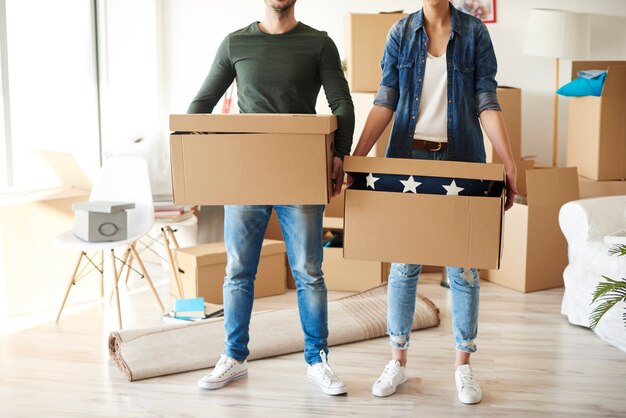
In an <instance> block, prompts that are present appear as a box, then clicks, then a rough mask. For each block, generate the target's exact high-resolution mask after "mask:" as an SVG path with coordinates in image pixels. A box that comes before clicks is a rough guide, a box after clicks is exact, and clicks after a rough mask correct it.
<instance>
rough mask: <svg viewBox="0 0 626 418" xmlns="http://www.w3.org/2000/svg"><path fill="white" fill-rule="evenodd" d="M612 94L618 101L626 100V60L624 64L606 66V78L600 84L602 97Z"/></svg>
mask: <svg viewBox="0 0 626 418" xmlns="http://www.w3.org/2000/svg"><path fill="white" fill-rule="evenodd" d="M607 96H614V97H617V98H618V99H619V100H620V101H626V61H625V62H624V65H614V66H610V67H608V68H607V73H606V79H605V80H604V86H602V97H607Z"/></svg>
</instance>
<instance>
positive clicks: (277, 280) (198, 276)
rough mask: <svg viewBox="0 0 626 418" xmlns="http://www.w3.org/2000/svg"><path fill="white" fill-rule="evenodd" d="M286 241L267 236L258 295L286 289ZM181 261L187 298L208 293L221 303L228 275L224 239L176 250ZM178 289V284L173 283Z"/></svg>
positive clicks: (256, 288) (256, 286)
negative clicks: (223, 287) (270, 238)
mask: <svg viewBox="0 0 626 418" xmlns="http://www.w3.org/2000/svg"><path fill="white" fill-rule="evenodd" d="M286 251H287V250H286V248H285V243H284V242H280V241H273V240H264V241H263V247H262V248H261V258H260V261H259V267H258V270H257V274H256V280H255V282H254V297H255V298H260V297H264V296H272V295H280V294H283V293H285V281H286V274H287V268H286V265H287V261H286ZM174 255H175V257H176V262H177V264H178V269H179V276H180V281H181V286H182V290H183V295H182V297H183V298H195V297H200V296H202V297H204V300H205V301H206V302H209V303H216V304H221V303H223V298H222V286H223V284H224V276H225V275H226V247H225V246H224V243H223V242H215V243H210V244H202V245H197V246H195V247H188V248H181V249H177V250H174ZM170 290H171V291H174V294H176V291H175V284H174V285H173V287H172V286H171V287H170Z"/></svg>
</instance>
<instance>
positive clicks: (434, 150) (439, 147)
mask: <svg viewBox="0 0 626 418" xmlns="http://www.w3.org/2000/svg"><path fill="white" fill-rule="evenodd" d="M441 147H442V145H441V142H437V148H434V149H431V151H432V152H437V151H439V150H440V149H441Z"/></svg>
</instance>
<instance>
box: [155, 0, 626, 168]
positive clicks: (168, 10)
mask: <svg viewBox="0 0 626 418" xmlns="http://www.w3.org/2000/svg"><path fill="white" fill-rule="evenodd" d="M296 7H297V8H296V18H297V19H299V20H301V21H303V22H304V23H307V24H308V25H310V26H313V27H315V28H317V29H323V30H326V31H327V32H328V33H329V35H330V36H331V37H332V38H333V40H334V41H335V43H336V44H337V47H338V48H339V52H340V54H341V55H342V56H343V55H345V54H344V52H343V51H344V36H345V35H344V20H345V15H346V14H347V13H349V12H362V13H369V12H378V11H381V10H384V11H391V10H405V11H407V12H413V11H415V10H417V9H419V8H420V7H421V1H419V0H411V1H409V0H387V1H385V2H381V1H379V0H342V1H336V0H315V1H313V0H300V1H298V3H297V6H296ZM263 8H264V3H263V1H262V0H231V1H229V2H224V3H217V2H213V1H203V0H175V1H174V0H163V2H162V9H161V13H162V25H163V26H162V28H163V51H162V53H163V59H164V63H165V68H164V79H163V82H164V100H165V103H166V105H165V107H164V108H163V112H165V113H166V114H167V113H183V112H185V111H186V109H187V106H188V105H189V103H190V102H191V99H192V98H193V96H194V95H195V94H196V92H197V90H198V88H199V87H200V84H201V83H202V81H203V80H204V77H205V76H206V74H207V72H208V70H209V68H210V65H211V63H212V61H213V57H214V54H215V51H216V50H217V46H218V45H219V43H220V42H221V40H222V39H223V38H224V36H226V35H227V34H228V33H229V32H232V31H233V30H236V29H238V28H241V27H244V26H246V25H248V24H249V23H250V22H252V21H254V20H260V19H262V17H263ZM531 8H557V9H568V10H574V11H580V12H588V13H597V14H604V15H609V17H608V20H607V19H604V20H602V21H601V22H600V23H597V24H596V25H595V26H596V28H600V30H601V31H602V33H601V35H602V36H601V37H602V38H604V40H607V39H608V40H615V39H621V40H622V41H621V43H620V42H616V44H615V45H613V46H609V47H604V48H601V49H598V50H596V52H595V54H594V56H592V57H591V58H593V59H596V58H597V59H626V51H625V50H626V47H625V46H624V41H623V39H624V36H623V34H624V32H623V29H622V26H623V25H621V24H620V19H617V20H615V17H626V1H624V0H595V1H589V0H525V1H520V0H497V22H496V23H490V24H488V28H489V31H490V33H491V37H492V40H493V43H494V47H495V50H496V54H497V57H498V63H499V71H498V77H497V79H498V82H499V84H501V85H511V86H517V87H521V88H522V91H523V105H522V113H523V116H522V154H523V155H535V156H537V158H538V159H539V161H540V162H543V163H550V161H551V159H552V112H553V110H552V109H553V107H552V106H553V96H552V94H553V91H554V60H553V59H550V58H541V57H531V56H526V55H524V53H523V41H524V33H525V27H526V22H527V19H528V14H529V11H530V9H531ZM611 17H612V18H611ZM610 19H613V20H610ZM617 30H619V31H620V32H619V33H617V34H616V35H611V31H613V32H615V31H617ZM598 39H599V38H598ZM594 42H595V44H596V45H598V41H594ZM569 73H570V66H569V65H568V62H562V65H561V72H560V79H561V80H562V81H563V82H562V83H561V84H563V83H564V82H565V81H568V80H569ZM323 102H324V100H323V98H322V100H320V103H321V104H320V106H319V107H320V111H323V110H324V107H325V106H324V105H323ZM355 102H356V103H357V112H358V115H357V130H356V131H355V141H356V139H358V136H359V134H360V126H362V123H363V121H364V118H365V114H366V113H367V112H368V111H369V105H368V103H369V102H370V97H368V96H367V95H366V96H364V97H363V96H360V95H359V96H358V97H355ZM218 108H219V106H218ZM559 109H560V112H559V113H560V122H559V124H560V129H559V136H560V141H559V144H560V150H559V162H560V164H561V165H564V164H565V152H566V151H565V145H566V138H567V101H566V100H563V99H561V100H560V108H559ZM216 110H217V109H216ZM166 114H165V115H164V117H166Z"/></svg>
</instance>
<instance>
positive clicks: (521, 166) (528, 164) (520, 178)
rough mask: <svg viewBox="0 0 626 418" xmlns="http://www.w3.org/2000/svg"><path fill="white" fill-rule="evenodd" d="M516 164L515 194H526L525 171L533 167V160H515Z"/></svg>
mask: <svg viewBox="0 0 626 418" xmlns="http://www.w3.org/2000/svg"><path fill="white" fill-rule="evenodd" d="M515 165H516V166H517V194H518V195H520V196H526V195H527V194H528V191H527V190H526V172H527V171H528V170H532V169H534V168H535V160H516V161H515Z"/></svg>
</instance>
